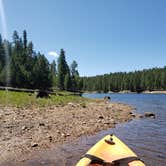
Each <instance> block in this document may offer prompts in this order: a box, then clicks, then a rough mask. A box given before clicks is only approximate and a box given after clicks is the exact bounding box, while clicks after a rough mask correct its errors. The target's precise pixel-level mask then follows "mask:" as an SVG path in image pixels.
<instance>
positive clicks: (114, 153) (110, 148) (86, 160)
mask: <svg viewBox="0 0 166 166" xmlns="http://www.w3.org/2000/svg"><path fill="white" fill-rule="evenodd" d="M76 166H145V164H144V163H143V161H142V160H140V159H139V158H138V156H137V155H136V154H135V153H134V152H133V151H132V150H131V149H130V148H129V147H128V146H127V145H125V144H124V143H123V142H122V141H121V140H120V139H118V138H117V137H116V136H115V135H107V136H105V137H104V138H102V139H101V140H100V141H99V142H97V143H96V144H95V145H94V146H93V147H92V148H91V149H90V150H89V151H88V152H87V153H86V154H85V155H84V156H83V157H82V158H81V159H80V161H79V162H78V163H77V165H76Z"/></svg>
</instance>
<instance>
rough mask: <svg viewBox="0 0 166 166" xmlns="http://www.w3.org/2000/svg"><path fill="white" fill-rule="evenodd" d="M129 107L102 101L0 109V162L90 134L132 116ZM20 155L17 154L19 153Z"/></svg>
mask: <svg viewBox="0 0 166 166" xmlns="http://www.w3.org/2000/svg"><path fill="white" fill-rule="evenodd" d="M132 110H133V108H132V107H130V106H128V105H125V104H119V103H106V102H105V101H103V100H97V101H93V102H87V103H85V104H76V103H68V104H67V105H65V106H52V107H49V108H40V109H39V108H33V109H32V108H31V109H28V108H14V107H11V108H10V107H6V108H4V107H1V108H0V133H1V134H0V154H1V155H0V164H1V163H3V162H4V161H7V160H11V159H14V160H16V161H22V160H25V159H26V156H27V154H28V153H30V152H33V151H36V150H44V149H48V148H50V147H53V146H55V145H58V144H63V143H64V142H70V141H72V140H74V139H76V138H78V137H80V136H81V135H91V134H94V133H96V132H98V131H101V130H104V129H107V128H111V127H114V126H115V124H116V123H119V122H125V121H128V120H130V119H131V118H132V114H131V111H132ZM20 155H21V156H23V157H21V158H20V157H19V156H20Z"/></svg>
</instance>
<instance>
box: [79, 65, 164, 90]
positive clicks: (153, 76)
mask: <svg viewBox="0 0 166 166" xmlns="http://www.w3.org/2000/svg"><path fill="white" fill-rule="evenodd" d="M82 89H83V90H84V91H85V90H86V91H98V92H109V91H113V92H119V91H123V90H129V91H132V92H142V91H145V90H149V91H155V90H166V67H163V68H152V69H144V70H141V71H134V72H117V73H110V74H104V75H100V76H94V77H83V88H82Z"/></svg>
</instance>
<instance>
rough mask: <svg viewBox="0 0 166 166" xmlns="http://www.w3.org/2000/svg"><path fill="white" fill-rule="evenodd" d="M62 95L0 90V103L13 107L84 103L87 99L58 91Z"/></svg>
mask: <svg viewBox="0 0 166 166" xmlns="http://www.w3.org/2000/svg"><path fill="white" fill-rule="evenodd" d="M60 93H62V94H63V96H56V95H50V98H36V97H35V94H33V93H26V92H13V91H3V90H0V105H1V106H15V107H33V106H36V107H48V106H52V105H66V104H67V103H69V102H72V103H80V104H82V103H83V105H85V104H84V103H85V102H86V101H87V100H88V99H85V98H83V97H80V96H74V95H69V93H68V92H60Z"/></svg>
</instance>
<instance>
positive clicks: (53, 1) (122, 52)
mask: <svg viewBox="0 0 166 166" xmlns="http://www.w3.org/2000/svg"><path fill="white" fill-rule="evenodd" d="M3 1H4V6H5V14H6V20H7V28H8V38H9V39H10V40H11V36H12V33H13V31H14V30H17V31H18V32H19V33H20V34H21V33H22V31H23V30H24V29H26V30H27V33H28V39H29V40H32V41H33V43H34V46H35V50H37V51H40V52H42V53H44V54H45V55H46V56H47V57H48V59H49V60H50V61H51V60H52V59H55V58H54V57H53V56H49V55H48V52H50V51H55V52H57V53H59V50H60V49H61V48H64V49H65V51H66V58H67V60H68V62H69V63H71V62H72V60H76V61H77V62H78V65H79V72H80V74H81V75H88V76H91V75H98V74H104V73H109V72H118V71H133V70H138V69H140V70H141V69H143V68H151V67H162V66H165V65H166V10H165V9H166V1H165V0H14V1H13V0H3ZM1 32H2V28H1V26H0V33H1Z"/></svg>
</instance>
